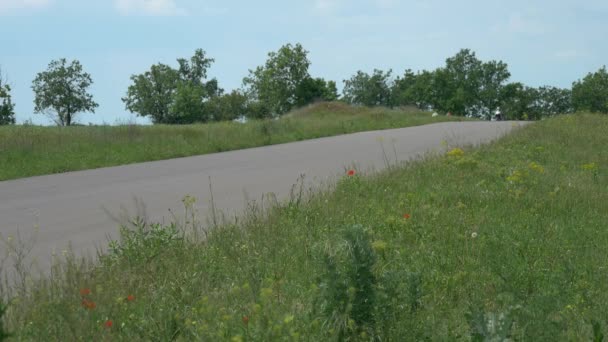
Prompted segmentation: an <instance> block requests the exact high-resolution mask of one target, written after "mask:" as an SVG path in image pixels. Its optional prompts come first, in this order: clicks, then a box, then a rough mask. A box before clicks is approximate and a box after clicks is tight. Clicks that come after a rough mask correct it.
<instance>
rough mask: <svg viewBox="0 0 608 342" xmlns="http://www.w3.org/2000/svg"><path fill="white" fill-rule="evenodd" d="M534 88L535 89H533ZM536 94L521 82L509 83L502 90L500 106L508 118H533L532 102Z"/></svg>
mask: <svg viewBox="0 0 608 342" xmlns="http://www.w3.org/2000/svg"><path fill="white" fill-rule="evenodd" d="M532 90H533V89H532ZM535 96H536V94H535V93H533V92H532V91H531V88H528V87H526V86H525V85H523V84H522V83H520V82H515V83H509V84H507V85H505V86H504V87H502V89H501V91H500V108H501V111H502V113H503V114H504V115H505V117H506V118H508V119H511V120H522V119H525V120H527V119H532V118H531V117H530V108H531V104H532V102H533V101H534V98H535Z"/></svg>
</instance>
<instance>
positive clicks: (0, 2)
mask: <svg viewBox="0 0 608 342" xmlns="http://www.w3.org/2000/svg"><path fill="white" fill-rule="evenodd" d="M50 3H51V0H0V13H3V12H8V11H11V10H19V9H39V8H43V7H46V6H48V5H49V4H50Z"/></svg>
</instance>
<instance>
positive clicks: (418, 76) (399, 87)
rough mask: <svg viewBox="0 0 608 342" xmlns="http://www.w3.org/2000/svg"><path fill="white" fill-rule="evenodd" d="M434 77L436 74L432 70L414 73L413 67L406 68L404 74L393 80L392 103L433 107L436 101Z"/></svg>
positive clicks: (425, 107)
mask: <svg viewBox="0 0 608 342" xmlns="http://www.w3.org/2000/svg"><path fill="white" fill-rule="evenodd" d="M434 78H435V74H434V72H431V71H426V70H423V71H422V72H417V73H414V72H413V71H412V70H411V69H407V70H405V73H404V75H403V76H402V77H397V78H396V79H395V82H393V86H392V89H391V105H392V106H408V105H414V106H416V107H418V108H420V109H431V108H432V107H433V103H435V102H436V100H435V95H436V91H435V88H434Z"/></svg>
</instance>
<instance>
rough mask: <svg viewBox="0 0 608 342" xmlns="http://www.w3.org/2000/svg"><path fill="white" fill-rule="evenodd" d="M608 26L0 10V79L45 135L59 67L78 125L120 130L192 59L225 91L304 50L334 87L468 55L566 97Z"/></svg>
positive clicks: (479, 12) (596, 5)
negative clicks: (86, 78) (54, 66)
mask: <svg viewBox="0 0 608 342" xmlns="http://www.w3.org/2000/svg"><path fill="white" fill-rule="evenodd" d="M606 18H608V1H606V0H585V1H580V0H577V1H571V0H562V1H560V0H554V1H549V0H538V1H529V0H528V1H524V0H511V1H499V0H461V1H447V0H444V1H439V0H426V1H422V0H416V1H413V0H412V1H397V0H300V1H280V0H258V1H237V0H224V1H211V0H84V1H83V0H0V67H1V68H2V71H3V74H4V75H5V76H7V77H8V80H9V83H10V84H11V85H12V87H13V92H12V94H13V100H14V102H15V103H16V113H17V121H18V122H19V123H21V122H23V121H24V120H27V119H31V120H32V121H33V122H35V123H42V124H50V123H51V122H50V121H49V120H48V119H47V118H46V117H45V116H44V115H42V114H34V113H33V93H32V91H31V82H32V80H33V79H34V77H35V75H36V73H37V72H40V71H43V70H45V69H46V67H47V65H48V63H49V62H50V61H51V60H53V59H58V58H68V59H78V60H80V62H81V63H82V64H83V66H84V68H85V70H86V71H87V72H89V73H90V74H91V75H92V77H93V81H94V85H93V86H92V88H91V92H92V93H93V95H94V98H95V100H96V101H97V102H98V103H99V108H98V109H97V110H96V113H95V114H80V115H79V116H78V119H77V120H78V121H79V122H82V123H85V124H86V123H89V122H92V123H109V124H114V123H119V122H127V121H133V120H135V119H136V117H135V116H134V115H133V114H130V113H128V112H127V111H126V110H125V109H124V105H123V103H122V101H121V100H120V99H121V97H123V96H124V94H125V92H126V89H127V87H128V86H129V84H130V80H129V77H130V75H132V74H136V73H142V72H144V71H145V70H147V69H149V67H150V65H152V64H154V63H158V62H163V63H167V64H170V65H174V66H175V65H176V62H175V59H176V58H179V57H190V56H191V55H192V54H193V52H194V50H195V49H196V48H202V49H204V50H205V51H206V52H207V54H208V55H209V56H210V57H213V58H215V60H216V62H215V63H214V64H213V66H212V67H211V69H210V71H209V74H210V76H211V77H216V78H218V80H219V82H220V85H221V86H222V87H223V88H224V89H226V90H231V89H234V88H238V87H240V86H241V82H242V79H243V77H244V76H246V75H247V74H248V70H249V69H253V68H255V67H256V66H257V65H260V64H262V63H264V61H265V60H266V55H267V53H268V52H269V51H275V50H277V49H278V48H279V47H280V46H281V45H283V44H286V43H297V42H299V43H301V44H302V45H303V46H304V47H305V48H306V49H307V50H308V51H309V59H310V60H311V62H312V65H311V69H310V72H311V74H312V75H313V76H315V77H324V78H326V79H331V80H335V81H337V82H338V85H339V87H341V85H342V80H344V79H346V78H349V77H350V76H351V75H352V74H354V73H355V72H356V71H357V70H364V71H371V70H373V69H374V68H380V69H388V68H392V69H393V71H394V73H396V74H401V73H403V71H404V70H405V69H406V68H411V69H413V70H421V69H434V68H436V67H438V66H441V65H443V63H444V61H445V59H446V58H447V57H450V56H452V55H454V54H455V53H456V52H458V50H459V49H461V48H470V49H472V50H473V51H475V52H476V53H477V56H478V57H479V58H480V59H482V60H490V59H496V60H502V61H504V62H506V63H507V64H508V65H509V70H510V71H511V74H512V76H511V81H520V82H523V83H525V84H527V85H531V86H540V85H553V86H559V87H570V86H571V84H572V82H573V81H575V80H577V79H579V78H582V77H583V76H584V75H586V74H587V73H588V72H592V71H596V70H597V69H599V68H600V67H601V66H602V65H604V64H608V44H606V37H608V23H607V22H606ZM136 120H137V122H142V123H143V122H147V120H146V119H141V118H138V119H136Z"/></svg>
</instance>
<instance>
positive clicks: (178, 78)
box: [122, 49, 223, 124]
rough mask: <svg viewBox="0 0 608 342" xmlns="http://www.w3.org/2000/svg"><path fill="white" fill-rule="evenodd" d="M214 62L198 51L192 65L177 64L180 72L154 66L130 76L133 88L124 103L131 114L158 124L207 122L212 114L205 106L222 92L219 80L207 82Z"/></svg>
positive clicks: (184, 60) (183, 62)
mask: <svg viewBox="0 0 608 342" xmlns="http://www.w3.org/2000/svg"><path fill="white" fill-rule="evenodd" d="M213 61H214V60H213V59H212V58H207V57H206V55H205V51H203V50H202V49H197V50H196V51H195V53H194V56H192V57H191V58H190V60H189V61H188V60H186V59H183V58H180V59H178V60H177V62H178V64H179V68H178V69H173V68H172V67H170V66H168V65H165V64H155V65H152V66H151V67H150V70H149V71H146V72H145V73H143V74H139V75H132V76H131V81H132V82H133V84H132V85H130V86H129V88H128V89H127V96H126V97H124V98H123V99H122V101H123V102H124V103H125V107H126V109H127V110H129V111H130V112H132V113H137V114H138V115H139V116H143V117H149V118H150V119H151V120H152V122H154V123H157V124H159V123H165V124H187V123H193V122H207V121H209V120H211V119H212V118H213V113H212V112H211V111H210V110H209V108H207V106H206V102H207V101H209V100H210V99H212V98H214V97H216V96H219V95H221V94H222V92H223V90H222V89H221V88H220V87H219V85H218V82H217V80H216V79H211V80H208V81H207V69H208V68H209V67H210V66H211V64H212V63H213Z"/></svg>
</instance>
